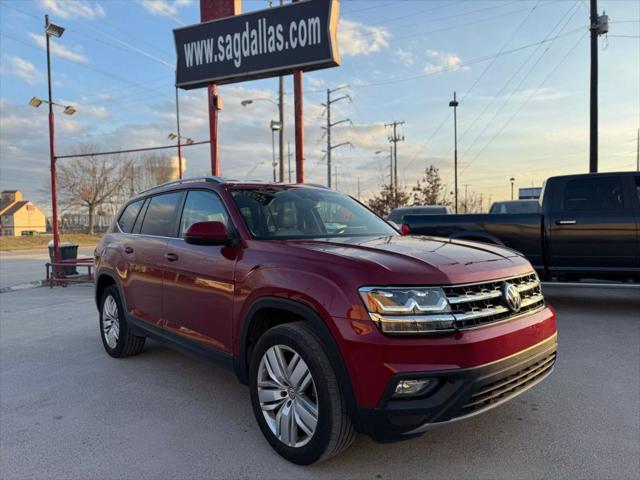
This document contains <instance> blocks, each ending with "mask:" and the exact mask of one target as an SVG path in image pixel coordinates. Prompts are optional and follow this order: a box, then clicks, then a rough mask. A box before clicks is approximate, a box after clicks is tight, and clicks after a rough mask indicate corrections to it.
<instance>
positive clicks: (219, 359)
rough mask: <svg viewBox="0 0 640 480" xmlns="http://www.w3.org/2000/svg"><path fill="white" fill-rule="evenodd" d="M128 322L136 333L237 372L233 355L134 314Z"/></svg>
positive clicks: (129, 317) (128, 316) (128, 317)
mask: <svg viewBox="0 0 640 480" xmlns="http://www.w3.org/2000/svg"><path fill="white" fill-rule="evenodd" d="M127 322H128V323H129V325H131V326H132V327H133V331H134V334H136V335H140V336H144V337H149V338H152V339H153V340H155V341H157V342H159V343H162V344H163V345H165V346H167V347H170V348H172V349H174V350H177V351H179V352H181V353H184V354H185V355H188V356H190V357H192V358H196V359H198V360H206V361H208V362H210V363H213V364H215V365H218V366H221V367H224V368H226V369H227V370H230V371H232V372H235V370H234V368H233V365H234V362H233V355H230V354H228V353H225V352H221V351H220V350H216V349H213V348H210V347H206V346H204V345H199V344H197V343H194V342H192V341H190V340H187V339H186V338H184V337H182V336H180V335H177V334H175V333H173V332H169V331H167V330H165V329H163V328H160V327H157V326H155V325H152V324H150V323H149V322H145V321H144V320H140V319H139V318H137V317H134V316H132V315H127Z"/></svg>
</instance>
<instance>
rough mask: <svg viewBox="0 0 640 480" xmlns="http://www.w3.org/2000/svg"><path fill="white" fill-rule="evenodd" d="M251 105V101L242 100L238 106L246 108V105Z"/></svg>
mask: <svg viewBox="0 0 640 480" xmlns="http://www.w3.org/2000/svg"><path fill="white" fill-rule="evenodd" d="M252 103H253V100H242V101H241V102H240V105H242V106H243V107H246V106H247V105H251V104H252Z"/></svg>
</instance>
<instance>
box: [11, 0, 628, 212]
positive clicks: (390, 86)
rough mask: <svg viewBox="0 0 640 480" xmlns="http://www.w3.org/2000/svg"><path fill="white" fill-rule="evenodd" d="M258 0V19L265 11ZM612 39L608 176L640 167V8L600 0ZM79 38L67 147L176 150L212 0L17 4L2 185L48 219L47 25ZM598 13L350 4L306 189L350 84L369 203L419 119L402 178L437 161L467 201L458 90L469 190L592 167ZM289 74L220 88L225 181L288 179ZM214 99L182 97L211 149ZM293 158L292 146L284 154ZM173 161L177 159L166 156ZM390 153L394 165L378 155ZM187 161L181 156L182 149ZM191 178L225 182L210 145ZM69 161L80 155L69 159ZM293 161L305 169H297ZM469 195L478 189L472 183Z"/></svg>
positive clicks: (506, 191)
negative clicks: (592, 46) (184, 56)
mask: <svg viewBox="0 0 640 480" xmlns="http://www.w3.org/2000/svg"><path fill="white" fill-rule="evenodd" d="M268 6H269V3H268V2H267V1H265V0H244V1H243V5H242V9H243V11H244V12H248V11H253V10H258V9H262V8H267V7H268ZM598 7H599V9H600V10H601V11H602V10H604V11H605V12H606V14H607V15H608V16H609V34H608V36H602V37H600V38H599V41H598V50H599V86H600V88H599V112H600V114H599V115H600V117H599V130H600V135H599V143H600V149H599V159H600V170H601V171H619V170H633V169H635V164H636V135H637V129H638V128H639V127H640V2H639V1H636V0H628V1H627V0H600V1H599V2H598ZM45 13H48V14H49V15H50V19H51V21H52V22H55V23H58V24H60V25H62V26H64V27H65V28H66V31H65V33H64V35H63V36H62V38H59V39H57V38H56V39H53V40H52V42H53V46H52V53H53V57H52V78H53V97H54V101H56V102H58V103H61V104H65V105H66V104H71V105H73V106H74V107H75V108H76V109H77V112H76V114H74V115H73V116H68V115H63V114H62V112H61V111H57V112H56V152H57V154H58V155H64V154H69V153H74V152H76V151H77V150H78V149H80V148H81V147H83V146H84V147H86V146H87V145H90V146H91V147H92V148H94V149H95V150H98V151H104V150H114V149H120V148H139V147H152V146H160V145H167V144H169V143H170V142H169V141H168V140H167V135H168V134H169V133H170V132H174V131H175V126H176V118H175V103H174V102H175V90H174V69H175V48H174V45H173V35H172V30H173V29H174V28H178V27H181V26H184V25H190V24H195V23H198V22H199V2H198V0H127V1H124V0H102V1H88V0H77V1H76V0H74V1H64V0H1V1H0V188H2V189H19V190H22V191H23V192H24V194H25V196H26V197H27V198H30V199H33V200H35V201H36V202H38V203H40V204H41V205H42V206H43V207H44V208H47V203H48V194H47V193H46V187H47V182H48V178H49V152H48V131H47V118H46V117H47V115H46V108H44V107H45V105H43V106H41V107H40V108H38V109H36V108H33V107H30V106H28V101H29V99H30V98H31V97H32V96H39V97H42V98H46V95H47V82H46V57H45V51H44V36H43V23H44V19H43V15H44V14H45ZM588 25H589V2H587V1H574V0H566V1H550V0H517V1H509V0H500V1H496V0H490V1H484V0H466V1H460V0H442V1H441V0H404V1H388V0H342V1H341V2H340V23H339V26H338V44H339V49H340V53H341V59H342V60H341V65H340V66H339V67H336V68H330V69H326V70H320V71H314V72H309V73H306V74H305V75H304V92H305V99H304V101H305V103H304V111H305V156H306V167H305V170H306V179H305V180H306V181H307V182H312V183H326V177H327V166H326V159H325V158H324V153H323V150H325V149H326V139H325V138H324V137H323V130H322V126H323V125H324V122H325V117H324V115H325V109H324V107H323V106H322V105H321V104H322V103H323V102H324V101H325V100H326V89H327V88H336V87H341V86H344V87H345V88H344V89H343V90H341V92H342V93H347V94H349V96H350V97H351V101H348V100H345V101H341V102H337V103H335V104H334V105H333V108H332V119H335V120H340V119H350V120H351V122H352V124H350V123H348V122H345V123H342V124H340V125H338V126H336V127H335V128H334V129H333V131H332V136H333V143H334V144H337V143H341V142H351V144H352V147H350V146H344V147H340V148H337V149H334V150H333V162H334V164H335V165H336V168H337V174H338V189H339V190H341V191H344V192H346V193H348V194H351V195H354V196H356V195H357V194H358V185H360V190H359V191H360V198H361V199H363V200H366V199H368V198H370V197H371V196H373V195H375V194H376V193H377V192H379V190H380V185H381V184H382V183H383V182H387V181H388V177H387V176H386V175H387V172H388V169H389V166H388V165H389V164H388V161H389V160H388V155H387V153H388V150H389V141H388V138H387V136H388V133H389V129H388V128H387V127H385V124H386V123H390V122H393V121H404V122H405V124H404V125H403V126H402V127H401V130H402V132H401V133H402V135H403V136H404V141H403V142H400V143H399V144H398V172H399V183H400V184H401V185H405V186H408V187H410V186H412V185H413V184H415V181H416V179H417V178H418V177H419V176H420V175H421V173H422V172H424V169H425V168H427V167H428V166H430V165H435V166H436V167H438V168H439V169H440V172H441V174H442V177H443V180H444V182H445V184H446V185H447V188H449V189H452V188H453V115H452V109H451V108H450V107H449V106H448V105H449V101H450V100H451V99H452V96H453V92H454V91H456V92H457V98H458V101H459V102H460V103H459V107H458V112H457V113H458V115H457V116H458V144H459V147H458V152H459V168H458V176H459V188H460V195H461V196H462V195H463V192H464V189H465V188H466V189H467V190H468V191H469V192H470V193H471V192H473V193H476V194H482V195H483V196H484V198H485V199H486V200H490V199H491V200H493V201H495V200H500V199H508V198H509V196H510V183H509V179H510V178H511V177H514V178H515V179H516V181H515V186H516V187H529V186H540V185H542V183H543V182H544V180H545V179H546V178H548V177H549V176H553V175H559V174H568V173H581V172H586V171H588V165H589V158H588V157H589V154H588V152H589V65H590V60H589V38H588V37H589V35H588ZM276 89H277V79H276V78H271V79H265V80H259V81H251V82H243V83H236V84H232V85H225V86H221V87H220V88H219V93H220V95H221V97H222V99H223V101H224V109H223V110H222V111H221V112H220V122H221V124H220V133H219V135H220V142H221V148H220V155H221V167H222V175H223V176H225V177H228V178H236V179H247V178H251V179H264V180H270V179H271V177H272V167H271V156H272V143H271V130H270V128H269V122H270V121H271V120H272V119H277V110H276V107H275V106H274V105H273V104H272V103H270V102H267V101H258V102H254V103H253V104H251V105H249V106H246V107H243V106H241V104H240V102H241V101H242V100H245V99H255V98H264V99H271V100H276V99H277V97H276V95H277V91H276ZM292 91H293V81H292V77H290V76H289V77H286V78H285V108H286V115H285V142H291V151H292V152H293V147H294V143H295V142H294V129H293V96H292ZM206 105H207V103H206V91H205V90H203V89H198V90H190V91H180V121H181V130H182V134H183V136H185V137H190V138H193V139H194V140H195V141H202V140H207V139H208V113H207V106H206ZM276 145H277V143H276ZM165 152H171V151H166V150H165ZM376 152H380V153H376ZM173 154H175V153H173ZM184 157H185V158H186V164H187V169H186V172H185V175H186V176H195V175H202V174H208V173H209V165H210V155H209V146H208V145H201V146H193V147H188V148H185V149H184ZM60 161H61V162H62V161H64V160H60ZM292 163H294V161H293V160H292ZM465 186H466V187H465Z"/></svg>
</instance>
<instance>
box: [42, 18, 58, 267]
mask: <svg viewBox="0 0 640 480" xmlns="http://www.w3.org/2000/svg"><path fill="white" fill-rule="evenodd" d="M44 23H45V38H46V42H47V86H48V89H49V157H50V164H51V216H52V219H51V229H52V230H53V259H54V261H55V262H58V260H60V232H59V231H58V191H57V180H56V154H55V132H54V127H53V98H52V93H51V50H50V46H49V42H50V41H49V34H48V33H47V32H46V28H47V25H49V15H45V16H44ZM53 274H54V276H56V277H57V276H58V267H57V265H54V266H53Z"/></svg>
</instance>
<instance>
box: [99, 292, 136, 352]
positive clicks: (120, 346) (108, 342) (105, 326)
mask: <svg viewBox="0 0 640 480" xmlns="http://www.w3.org/2000/svg"><path fill="white" fill-rule="evenodd" d="M99 327H100V338H101V339H102V345H104V349H105V350H106V351H107V353H108V354H109V355H111V356H112V357H114V358H123V357H129V356H131V355H137V354H138V353H140V352H141V351H142V349H143V348H144V341H145V340H146V338H145V337H139V336H137V335H134V334H133V333H132V332H131V328H130V327H129V324H128V323H127V319H126V317H125V314H124V309H123V308H122V302H121V301H120V293H119V292H118V289H117V288H116V286H115V285H110V286H108V287H107V288H105V290H104V292H103V294H102V299H101V301H100V319H99Z"/></svg>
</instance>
